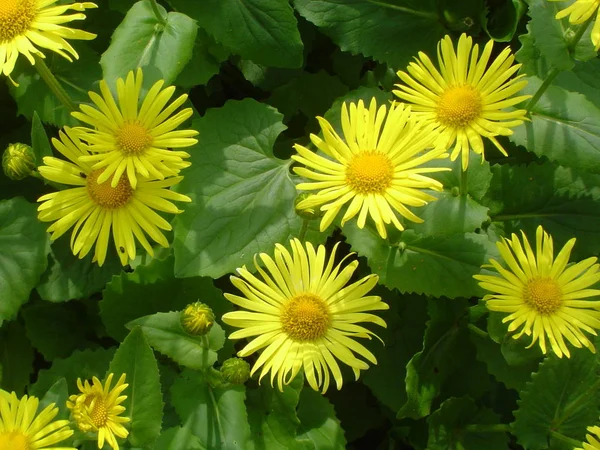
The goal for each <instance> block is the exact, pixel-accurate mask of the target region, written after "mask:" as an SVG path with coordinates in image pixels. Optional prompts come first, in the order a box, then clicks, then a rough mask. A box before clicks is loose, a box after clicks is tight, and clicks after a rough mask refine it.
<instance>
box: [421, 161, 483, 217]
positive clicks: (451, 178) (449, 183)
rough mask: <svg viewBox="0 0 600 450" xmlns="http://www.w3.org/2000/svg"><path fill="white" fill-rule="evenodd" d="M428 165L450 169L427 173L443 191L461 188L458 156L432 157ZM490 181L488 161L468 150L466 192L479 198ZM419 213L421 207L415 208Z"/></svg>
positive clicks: (461, 173) (460, 163)
mask: <svg viewBox="0 0 600 450" xmlns="http://www.w3.org/2000/svg"><path fill="white" fill-rule="evenodd" d="M427 166H428V167H447V168H449V169H451V170H448V171H444V172H434V173H431V174H429V175H428V176H430V177H431V178H434V179H436V180H438V181H439V182H440V183H442V184H443V185H444V191H445V192H446V191H452V190H454V192H456V191H457V190H460V189H461V178H462V177H463V176H464V175H463V170H462V161H461V160H460V158H457V159H455V160H454V161H450V159H449V158H445V159H434V160H433V161H430V162H429V163H427ZM491 181H492V172H491V171H490V163H488V162H487V161H485V160H482V159H481V156H480V155H478V154H476V153H475V152H469V170H467V172H466V180H465V186H463V189H464V187H466V189H467V193H468V194H469V196H470V197H472V198H473V199H475V200H478V201H479V200H481V199H482V198H483V196H484V195H485V193H486V192H487V190H488V189H489V187H490V183H491ZM415 211H417V213H419V214H420V212H421V211H423V209H416V210H415Z"/></svg>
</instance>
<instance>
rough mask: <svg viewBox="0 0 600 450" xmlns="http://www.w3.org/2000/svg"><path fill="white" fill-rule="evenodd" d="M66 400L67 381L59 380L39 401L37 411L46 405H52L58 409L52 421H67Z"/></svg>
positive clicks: (67, 391)
mask: <svg viewBox="0 0 600 450" xmlns="http://www.w3.org/2000/svg"><path fill="white" fill-rule="evenodd" d="M68 398H69V389H68V387H67V380H65V379H64V378H59V379H58V381H57V382H56V383H54V384H53V385H52V387H51V388H50V389H48V391H47V392H46V394H45V395H44V397H43V398H41V399H40V404H39V406H38V411H42V410H43V409H44V408H46V407H47V406H48V405H50V404H52V403H54V405H55V406H56V407H57V408H58V415H57V416H56V417H55V418H54V420H68V419H69V410H68V409H67V399H68Z"/></svg>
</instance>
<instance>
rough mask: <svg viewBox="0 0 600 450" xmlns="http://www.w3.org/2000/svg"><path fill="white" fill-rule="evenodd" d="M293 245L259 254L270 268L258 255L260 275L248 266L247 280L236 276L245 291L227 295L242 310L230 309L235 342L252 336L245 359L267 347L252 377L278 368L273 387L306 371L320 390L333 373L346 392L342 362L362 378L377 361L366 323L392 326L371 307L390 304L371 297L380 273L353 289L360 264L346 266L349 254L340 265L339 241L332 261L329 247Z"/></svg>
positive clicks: (235, 281) (243, 275)
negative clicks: (362, 340)
mask: <svg viewBox="0 0 600 450" xmlns="http://www.w3.org/2000/svg"><path fill="white" fill-rule="evenodd" d="M290 246H291V248H292V252H291V253H290V252H289V251H288V250H287V249H286V248H285V247H283V246H282V245H280V244H278V245H277V246H276V248H275V257H274V258H272V257H271V256H269V255H266V254H264V253H261V254H260V259H261V260H262V262H263V264H264V265H265V267H266V271H265V270H264V269H263V268H261V267H260V266H259V265H258V263H257V261H256V260H255V266H256V269H257V270H258V272H259V274H260V278H259V277H256V276H254V275H252V273H250V271H248V270H247V269H246V268H245V267H242V268H241V269H238V273H239V275H240V277H231V281H232V283H233V284H234V286H235V287H237V288H238V289H239V290H240V292H241V294H242V295H234V294H225V297H226V298H227V299H228V300H229V301H231V302H232V303H235V304H236V305H238V306H239V307H240V308H241V310H240V311H235V312H230V313H227V314H225V315H224V316H223V321H224V322H225V323H227V324H228V325H231V326H234V327H237V328H241V329H240V330H238V331H235V332H234V333H232V334H231V335H230V336H229V337H230V339H244V338H249V339H250V342H249V343H248V344H247V345H246V346H245V347H244V348H243V349H242V350H241V351H239V352H238V356H240V357H245V356H248V355H250V354H252V353H254V352H256V351H259V350H262V352H261V355H260V356H259V357H258V360H257V361H256V362H255V363H254V366H253V367H252V372H251V374H254V373H255V372H256V371H258V370H259V369H260V378H262V377H264V376H265V375H266V374H267V373H269V372H271V384H274V383H276V384H277V386H278V387H279V389H280V390H283V386H284V385H286V384H289V383H290V382H291V381H292V380H293V379H294V378H295V376H296V375H297V374H298V373H299V372H300V371H301V370H303V371H304V375H305V377H306V380H307V381H308V383H309V384H310V386H311V387H312V388H313V389H314V390H322V392H323V393H325V391H327V388H328V387H329V383H330V378H331V375H333V379H334V380H335V382H336V385H337V388H338V389H341V387H342V383H343V379H342V373H341V371H340V367H339V365H338V362H337V361H338V360H339V361H341V362H342V363H344V364H346V365H348V366H349V367H350V368H352V370H353V371H354V375H355V377H356V379H358V377H359V374H360V371H361V370H366V369H368V367H369V365H368V364H367V362H365V361H364V360H367V361H368V362H370V363H371V364H376V363H377V360H376V359H375V356H373V354H372V353H371V352H370V351H369V350H367V349H366V348H365V347H364V346H363V345H362V344H359V343H358V342H357V341H356V340H355V338H367V339H370V338H371V336H374V334H373V333H372V332H371V331H369V330H368V329H367V328H365V327H363V326H362V325H359V324H360V323H361V322H365V323H374V324H377V325H379V326H382V327H385V326H386V324H385V322H384V321H383V320H382V319H381V318H380V317H378V316H376V315H374V314H370V313H369V312H370V311H377V310H385V309H388V305H387V304H385V303H383V302H382V301H381V298H380V297H378V296H375V295H367V293H368V292H369V291H370V290H371V289H373V287H374V286H375V285H376V284H377V280H378V277H377V276H376V275H369V276H366V277H364V278H362V279H360V280H358V281H356V282H354V283H352V284H350V285H348V286H346V284H347V283H348V282H349V281H350V278H351V277H352V274H353V273H354V271H355V270H356V268H357V267H358V261H353V262H351V263H350V264H347V265H344V260H345V259H346V258H344V260H342V261H341V262H340V263H339V264H337V265H334V260H335V252H336V249H337V245H336V247H335V248H334V249H333V252H332V253H331V256H330V257H329V258H327V254H326V250H325V247H324V246H322V245H320V246H319V247H318V248H317V249H316V250H315V248H314V247H313V246H312V245H311V244H310V243H308V242H307V243H306V245H305V246H303V245H302V244H301V243H300V241H299V240H298V239H294V240H292V241H291V242H290ZM267 271H268V273H267ZM361 358H362V359H361ZM363 359H364V360H363ZM330 374H331V375H330Z"/></svg>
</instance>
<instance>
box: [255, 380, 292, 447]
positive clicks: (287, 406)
mask: <svg viewBox="0 0 600 450" xmlns="http://www.w3.org/2000/svg"><path fill="white" fill-rule="evenodd" d="M303 385H304V377H303V376H302V375H298V376H297V377H296V378H295V379H294V380H293V381H292V382H291V383H290V384H289V385H288V386H285V387H284V388H283V392H280V391H279V390H278V389H277V388H273V387H271V386H270V385H269V384H268V383H265V384H264V385H263V386H261V387H260V388H259V389H254V390H249V391H248V392H247V394H248V398H247V400H246V406H247V408H248V422H249V423H250V429H251V431H252V440H251V441H250V442H251V444H250V445H249V449H267V448H268V449H269V450H286V449H289V448H295V447H296V445H297V442H296V430H297V428H298V426H299V425H300V420H299V419H298V416H297V415H296V407H297V406H298V401H299V400H300V393H301V391H302V386H303Z"/></svg>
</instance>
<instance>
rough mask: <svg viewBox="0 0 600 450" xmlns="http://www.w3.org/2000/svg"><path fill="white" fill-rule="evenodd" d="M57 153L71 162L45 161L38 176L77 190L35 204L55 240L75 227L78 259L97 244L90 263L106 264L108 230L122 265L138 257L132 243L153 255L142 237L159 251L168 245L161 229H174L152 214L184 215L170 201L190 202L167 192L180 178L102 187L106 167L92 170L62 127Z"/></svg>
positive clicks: (56, 142) (81, 147)
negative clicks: (102, 177)
mask: <svg viewBox="0 0 600 450" xmlns="http://www.w3.org/2000/svg"><path fill="white" fill-rule="evenodd" d="M52 143H53V144H54V146H55V147H56V149H57V150H58V151H59V152H60V153H62V154H63V155H64V156H66V157H67V158H68V159H69V160H70V161H65V160H62V159H58V158H54V157H48V156H47V157H45V158H44V164H45V165H43V166H41V167H39V168H38V170H39V172H40V174H41V175H42V176H43V177H44V178H46V179H47V180H50V181H53V182H56V183H61V184H66V185H70V186H75V187H73V188H70V189H65V190H63V191H58V192H52V193H50V194H46V195H43V196H42V197H40V199H39V200H38V201H40V202H42V204H41V205H40V206H39V207H38V211H39V214H38V218H39V219H40V220H41V221H43V222H54V223H53V224H52V225H50V227H49V228H48V232H50V233H52V235H51V239H52V240H55V239H58V238H59V237H60V236H62V235H63V234H64V233H66V232H67V231H68V230H69V229H71V228H72V227H73V232H72V234H71V249H72V251H73V253H74V254H75V255H78V256H79V258H83V257H84V256H85V255H87V254H88V253H89V251H90V250H91V248H92V247H93V246H94V244H95V251H94V261H98V264H99V265H102V264H103V263H104V260H105V258H106V253H107V250H108V242H109V240H110V236H111V231H112V237H113V240H114V245H115V247H116V250H117V253H118V255H119V258H120V259H121V263H122V264H123V265H125V264H127V262H128V261H129V260H131V259H134V258H135V255H136V240H137V241H138V242H139V243H140V244H141V245H142V247H144V249H145V250H146V251H147V252H148V253H149V254H150V255H153V254H154V252H153V250H152V246H151V245H150V243H149V242H148V239H147V238H146V235H148V236H149V237H150V238H151V239H152V240H153V241H155V242H156V243H158V244H159V245H161V246H163V247H168V246H169V242H168V241H167V238H166V237H165V236H164V234H163V233H162V231H161V230H167V231H168V230H171V229H172V227H171V225H170V224H169V222H167V221H166V220H165V219H164V218H163V217H162V216H160V215H159V214H158V213H157V212H156V211H160V212H165V213H168V214H179V213H180V212H182V211H181V210H180V209H178V208H177V207H176V206H175V205H174V204H173V203H172V202H171V201H173V200H174V201H179V202H189V201H191V200H190V198H189V197H187V196H185V195H182V194H178V193H176V192H173V191H171V190H169V187H171V186H174V185H176V184H177V183H179V182H180V181H181V180H182V179H183V177H172V178H167V179H166V180H158V181H157V180H148V179H145V178H140V179H139V181H138V186H137V189H133V187H132V186H131V185H130V184H129V181H128V180H127V177H123V178H122V179H121V180H119V183H117V185H116V186H115V187H112V186H111V183H110V181H105V182H104V183H100V181H99V179H100V177H101V176H102V174H103V173H104V170H105V169H103V168H102V169H93V168H92V167H91V165H90V164H88V163H86V162H84V161H82V159H83V158H82V157H84V156H86V155H88V154H89V153H88V152H87V150H86V146H85V145H84V144H83V143H82V142H81V141H80V140H79V139H78V138H77V136H75V135H74V133H73V130H72V129H70V128H68V127H65V131H64V132H63V131H61V132H60V140H58V139H53V140H52Z"/></svg>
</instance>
